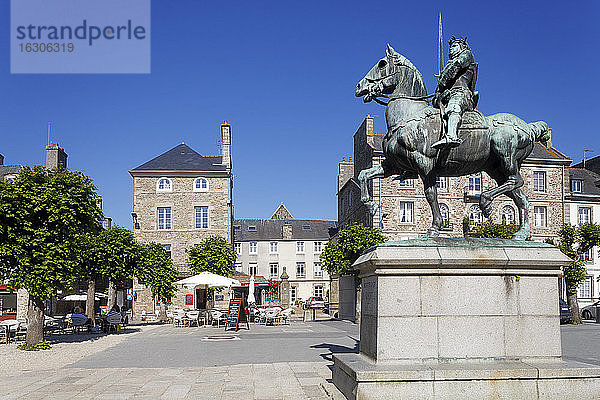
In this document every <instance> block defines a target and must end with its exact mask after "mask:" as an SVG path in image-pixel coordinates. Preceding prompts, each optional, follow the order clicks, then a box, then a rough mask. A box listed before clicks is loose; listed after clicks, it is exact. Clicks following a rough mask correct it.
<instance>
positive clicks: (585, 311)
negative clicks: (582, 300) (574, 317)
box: [581, 301, 600, 320]
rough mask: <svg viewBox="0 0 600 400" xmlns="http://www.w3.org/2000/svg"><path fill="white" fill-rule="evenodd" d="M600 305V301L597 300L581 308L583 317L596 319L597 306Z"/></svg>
mask: <svg viewBox="0 0 600 400" xmlns="http://www.w3.org/2000/svg"><path fill="white" fill-rule="evenodd" d="M598 306H600V301H597V302H595V303H594V304H591V305H589V306H585V307H583V308H582V309H581V318H583V319H593V320H595V319H596V307H598Z"/></svg>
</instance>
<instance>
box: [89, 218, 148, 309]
mask: <svg viewBox="0 0 600 400" xmlns="http://www.w3.org/2000/svg"><path fill="white" fill-rule="evenodd" d="M94 243H95V246H94V250H93V254H92V256H91V257H92V259H93V262H94V263H95V266H94V269H95V271H97V273H98V274H99V275H102V276H103V277H105V278H107V279H108V309H109V310H110V309H111V308H112V307H113V305H114V304H115V301H116V294H117V283H119V282H121V281H123V280H125V279H131V278H133V275H134V271H135V269H136V265H137V263H138V262H139V257H140V251H139V247H138V246H139V245H138V244H137V243H136V241H135V239H134V238H133V233H132V232H131V231H130V230H129V229H125V228H121V227H118V226H116V227H114V228H112V229H108V230H104V231H102V232H101V233H100V234H99V235H98V236H97V237H96V238H95V240H94Z"/></svg>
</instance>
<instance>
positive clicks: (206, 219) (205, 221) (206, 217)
mask: <svg viewBox="0 0 600 400" xmlns="http://www.w3.org/2000/svg"><path fill="white" fill-rule="evenodd" d="M203 211H206V214H203ZM198 212H200V215H198ZM198 217H200V220H198ZM198 222H200V226H198ZM209 224H210V212H209V209H208V206H195V207H194V226H195V227H196V229H208V228H209Z"/></svg>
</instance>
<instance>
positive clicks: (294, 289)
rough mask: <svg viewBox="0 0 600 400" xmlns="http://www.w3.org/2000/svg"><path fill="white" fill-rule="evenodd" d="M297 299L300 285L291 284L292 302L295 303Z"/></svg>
mask: <svg viewBox="0 0 600 400" xmlns="http://www.w3.org/2000/svg"><path fill="white" fill-rule="evenodd" d="M296 300H298V287H297V286H294V285H291V286H290V301H291V302H292V303H294V302H295V301H296Z"/></svg>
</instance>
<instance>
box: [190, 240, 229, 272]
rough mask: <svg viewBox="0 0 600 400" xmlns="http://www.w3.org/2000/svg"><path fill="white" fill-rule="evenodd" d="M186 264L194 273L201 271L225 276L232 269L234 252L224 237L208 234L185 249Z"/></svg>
mask: <svg viewBox="0 0 600 400" xmlns="http://www.w3.org/2000/svg"><path fill="white" fill-rule="evenodd" d="M187 253H188V264H189V265H190V270H191V271H192V273H194V274H199V273H200V272H203V271H208V272H212V273H214V274H217V275H222V276H227V275H229V274H230V273H231V271H232V269H233V263H234V262H235V259H236V254H235V251H234V250H233V248H232V247H231V245H230V244H229V243H227V241H225V239H223V238H222V237H220V236H210V237H208V238H206V239H204V240H203V241H202V243H200V244H197V245H195V246H193V247H192V248H190V249H188V250H187Z"/></svg>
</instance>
